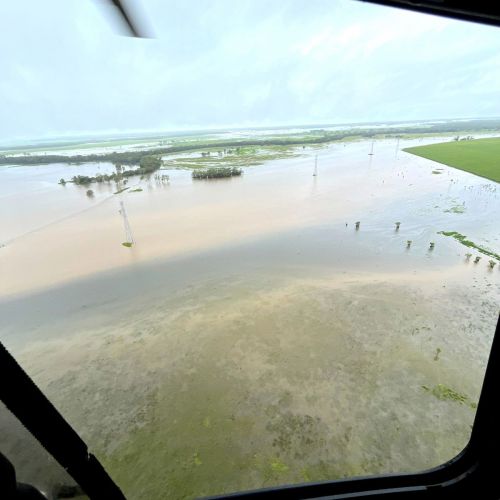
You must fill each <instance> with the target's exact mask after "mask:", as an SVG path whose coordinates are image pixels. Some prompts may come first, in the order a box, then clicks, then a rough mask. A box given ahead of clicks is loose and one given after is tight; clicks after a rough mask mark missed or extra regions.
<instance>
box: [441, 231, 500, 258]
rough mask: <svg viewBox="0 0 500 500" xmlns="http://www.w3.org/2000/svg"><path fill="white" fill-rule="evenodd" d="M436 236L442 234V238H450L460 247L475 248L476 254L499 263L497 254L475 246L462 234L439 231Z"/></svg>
mask: <svg viewBox="0 0 500 500" xmlns="http://www.w3.org/2000/svg"><path fill="white" fill-rule="evenodd" d="M438 234H442V235H443V236H450V237H451V238H454V239H455V240H457V241H458V242H459V243H461V244H462V245H464V246H466V247H469V248H475V249H476V250H477V251H478V252H481V253H482V254H484V255H487V256H488V257H493V258H494V259H497V260H499V261H500V255H499V254H497V253H495V252H492V251H491V250H488V249H487V248H484V247H482V246H480V245H476V244H475V243H474V242H473V241H470V240H468V239H467V236H465V235H464V234H460V233H457V232H456V231H439V232H438Z"/></svg>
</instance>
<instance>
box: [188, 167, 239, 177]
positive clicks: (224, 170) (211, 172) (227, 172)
mask: <svg viewBox="0 0 500 500" xmlns="http://www.w3.org/2000/svg"><path fill="white" fill-rule="evenodd" d="M242 173H243V171H242V170H241V168H236V167H211V168H207V169H204V170H193V173H192V176H193V179H220V178H223V177H234V176H239V175H241V174H242Z"/></svg>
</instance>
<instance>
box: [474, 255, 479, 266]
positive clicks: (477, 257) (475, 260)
mask: <svg viewBox="0 0 500 500" xmlns="http://www.w3.org/2000/svg"><path fill="white" fill-rule="evenodd" d="M480 260H481V256H480V255H476V258H475V259H474V264H477V263H478V262H479V261H480Z"/></svg>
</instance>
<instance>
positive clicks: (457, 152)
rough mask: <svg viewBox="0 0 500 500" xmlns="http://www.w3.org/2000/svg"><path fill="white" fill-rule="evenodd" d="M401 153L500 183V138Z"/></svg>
mask: <svg viewBox="0 0 500 500" xmlns="http://www.w3.org/2000/svg"><path fill="white" fill-rule="evenodd" d="M403 151H406V152H407V153H412V154H414V155H417V156H421V157H422V158H427V159H428V160H433V161H437V162H438V163H443V164H444V165H448V166H450V167H454V168H458V169H460V170H465V171H466V172H470V173H472V174H475V175H479V176H481V177H485V178H486V179H491V180H492V181H496V182H500V137H495V138H492V139H475V140H467V141H452V142H442V143H439V144H430V145H428V146H416V147H414V148H406V149H404V150H403Z"/></svg>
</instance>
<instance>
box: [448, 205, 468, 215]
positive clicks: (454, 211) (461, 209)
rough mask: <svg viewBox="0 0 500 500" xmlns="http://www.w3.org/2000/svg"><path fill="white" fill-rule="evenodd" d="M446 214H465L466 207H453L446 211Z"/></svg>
mask: <svg viewBox="0 0 500 500" xmlns="http://www.w3.org/2000/svg"><path fill="white" fill-rule="evenodd" d="M444 212H445V213H448V214H463V213H465V206H464V205H453V206H452V207H450V208H447V209H446V210H444Z"/></svg>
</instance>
